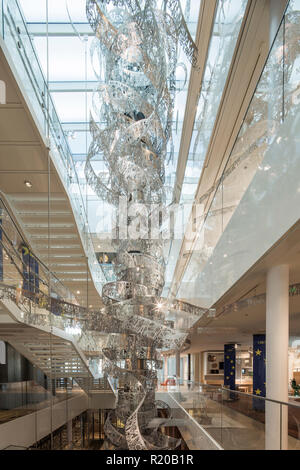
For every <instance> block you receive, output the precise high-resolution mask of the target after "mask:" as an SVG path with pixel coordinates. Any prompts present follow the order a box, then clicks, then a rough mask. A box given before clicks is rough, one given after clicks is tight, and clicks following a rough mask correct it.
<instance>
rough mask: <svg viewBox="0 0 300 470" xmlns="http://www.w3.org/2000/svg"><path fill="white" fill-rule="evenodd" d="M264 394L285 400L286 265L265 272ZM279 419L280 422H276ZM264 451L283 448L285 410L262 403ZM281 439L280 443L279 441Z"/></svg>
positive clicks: (286, 352)
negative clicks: (264, 418) (264, 407)
mask: <svg viewBox="0 0 300 470" xmlns="http://www.w3.org/2000/svg"><path fill="white" fill-rule="evenodd" d="M266 297H267V298H266V395H267V398H271V399H273V400H278V401H282V402H286V403H287V402H288V347H289V267H288V265H280V266H275V267H273V268H271V269H270V270H269V272H268V273H267V288H266ZM280 422H281V425H280ZM265 431H266V434H265V437H266V449H267V450H276V449H277V450H279V449H280V448H281V449H287V445H288V410H287V407H286V406H283V407H282V411H280V406H279V405H278V404H275V403H266V424H265ZM280 441H281V442H280Z"/></svg>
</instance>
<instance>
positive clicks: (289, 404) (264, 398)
mask: <svg viewBox="0 0 300 470" xmlns="http://www.w3.org/2000/svg"><path fill="white" fill-rule="evenodd" d="M219 390H220V391H221V392H225V391H226V392H227V393H236V394H238V395H242V396H247V397H251V398H252V399H253V398H255V399H256V398H257V399H258V400H263V401H269V402H271V403H277V404H278V405H284V406H294V407H295V408H300V404H299V405H298V404H297V403H290V402H285V401H280V400H275V399H274V398H268V397H260V396H259V395H254V394H250V393H246V392H240V391H238V390H230V389H229V388H225V387H221V388H220V389H219Z"/></svg>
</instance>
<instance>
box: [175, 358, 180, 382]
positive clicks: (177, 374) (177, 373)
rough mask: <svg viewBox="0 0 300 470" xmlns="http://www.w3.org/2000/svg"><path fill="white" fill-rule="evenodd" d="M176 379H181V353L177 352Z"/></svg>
mask: <svg viewBox="0 0 300 470" xmlns="http://www.w3.org/2000/svg"><path fill="white" fill-rule="evenodd" d="M176 378H177V380H179V379H180V351H176Z"/></svg>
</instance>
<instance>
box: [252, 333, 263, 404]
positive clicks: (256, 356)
mask: <svg viewBox="0 0 300 470" xmlns="http://www.w3.org/2000/svg"><path fill="white" fill-rule="evenodd" d="M253 395H255V396H257V397H265V396H266V335H253ZM253 409H255V410H262V411H263V410H264V409H265V402H264V400H256V399H253Z"/></svg>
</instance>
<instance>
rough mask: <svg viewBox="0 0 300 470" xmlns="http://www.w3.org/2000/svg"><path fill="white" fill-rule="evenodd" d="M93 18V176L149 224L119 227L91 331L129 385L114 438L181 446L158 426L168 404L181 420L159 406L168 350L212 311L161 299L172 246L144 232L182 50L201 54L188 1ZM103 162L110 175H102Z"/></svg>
mask: <svg viewBox="0 0 300 470" xmlns="http://www.w3.org/2000/svg"><path fill="white" fill-rule="evenodd" d="M87 17H88V20H89V23H90V25H91V26H92V28H93V30H94V32H95V35H96V38H95V41H94V43H93V46H92V50H91V53H92V58H93V62H95V61H96V59H97V60H98V62H97V63H98V71H97V75H98V78H99V82H100V83H99V87H98V89H97V91H96V93H95V95H94V100H93V113H92V114H91V119H90V130H91V134H92V144H91V146H90V149H89V154H88V156H87V162H86V168H85V174H86V178H87V181H88V183H89V184H90V186H91V187H92V188H93V189H94V191H95V192H96V193H97V194H98V196H100V197H101V198H103V199H104V200H105V201H108V202H109V203H111V204H113V205H115V206H118V204H119V202H120V199H121V198H123V199H125V200H126V202H127V205H128V214H129V215H128V216H127V217H126V226H127V225H128V226H130V224H133V225H134V222H136V220H137V219H138V220H139V223H137V226H136V229H137V230H136V232H137V236H135V237H128V238H127V237H124V238H122V236H121V235H120V230H121V229H120V227H119V226H118V230H119V233H118V236H117V237H116V238H117V240H116V261H115V267H114V269H115V276H116V281H115V282H110V283H108V284H106V285H105V286H104V288H103V293H102V297H103V302H104V304H105V307H104V308H103V309H102V311H101V313H100V315H99V314H95V315H94V316H93V315H92V316H91V317H90V324H89V329H92V330H98V331H104V332H107V333H110V335H109V339H108V343H107V346H106V348H105V349H104V350H103V353H104V356H105V364H106V371H107V373H108V375H110V376H113V377H118V379H119V387H118V399H117V406H116V410H115V411H113V412H111V414H110V415H109V416H108V419H107V421H106V424H105V432H106V436H107V438H108V439H109V441H110V442H111V443H112V444H113V445H114V446H115V448H117V449H130V450H142V449H149V450H150V449H170V448H176V447H178V445H179V444H180V441H179V440H177V439H174V438H171V437H168V436H166V435H163V434H161V433H160V432H159V429H158V428H159V426H160V425H161V424H162V423H161V421H159V420H157V419H155V418H157V416H158V412H157V410H158V408H161V407H162V406H164V407H165V408H167V410H168V411H167V413H166V415H165V417H166V418H170V417H171V416H170V410H169V409H168V407H167V405H163V404H162V403H157V401H156V400H155V390H156V384H157V370H158V369H160V368H161V367H162V362H161V360H160V359H159V357H160V356H159V352H158V351H160V350H163V349H177V350H178V349H180V348H181V347H182V346H183V344H184V343H185V341H186V339H187V335H188V329H189V327H190V326H191V325H192V324H193V323H194V322H195V321H196V320H197V319H198V318H199V317H200V316H201V315H202V314H203V313H204V311H201V309H198V308H196V307H193V306H191V305H189V304H186V303H183V302H180V301H174V302H171V301H167V300H166V299H162V298H161V293H162V289H163V286H164V259H163V243H162V239H161V236H160V235H159V234H158V236H157V237H153V234H152V237H151V236H150V233H149V232H150V229H149V232H148V233H144V232H143V233H142V230H140V232H139V228H140V227H141V226H142V225H143V226H146V227H147V226H148V225H147V224H148V220H149V218H151V217H150V216H151V214H153V211H154V209H153V204H158V205H160V206H163V205H164V204H165V190H164V171H165V158H166V155H167V152H168V151H170V148H172V143H171V134H172V117H173V109H174V98H175V93H176V68H177V55H178V46H179V43H180V44H181V46H182V48H183V50H184V51H185V53H186V55H187V56H188V57H189V59H190V60H191V62H192V64H193V65H194V64H195V63H196V55H197V50H196V47H195V44H194V42H193V40H192V38H191V36H190V34H189V31H188V28H187V26H186V23H185V20H184V16H183V14H182V11H181V6H180V1H179V0H161V1H158V0H112V1H109V0H98V1H96V0H88V1H87ZM96 158H97V160H99V159H100V160H102V161H103V162H104V164H105V166H106V168H107V170H108V172H103V173H97V172H96V170H95V168H94V165H93V161H94V160H95V159H96ZM137 206H139V207H141V206H142V207H143V209H144V212H142V213H139V216H138V217H137V216H136V214H135V213H134V211H133V210H132V211H131V209H133V208H136V207H137ZM158 220H159V217H158ZM119 224H120V221H119ZM160 226H161V221H160V222H159V228H160ZM126 228H127V227H126ZM158 232H159V230H158ZM176 319H179V322H181V323H180V329H178V324H179V322H178V321H175V320H176ZM175 326H176V327H175Z"/></svg>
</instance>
